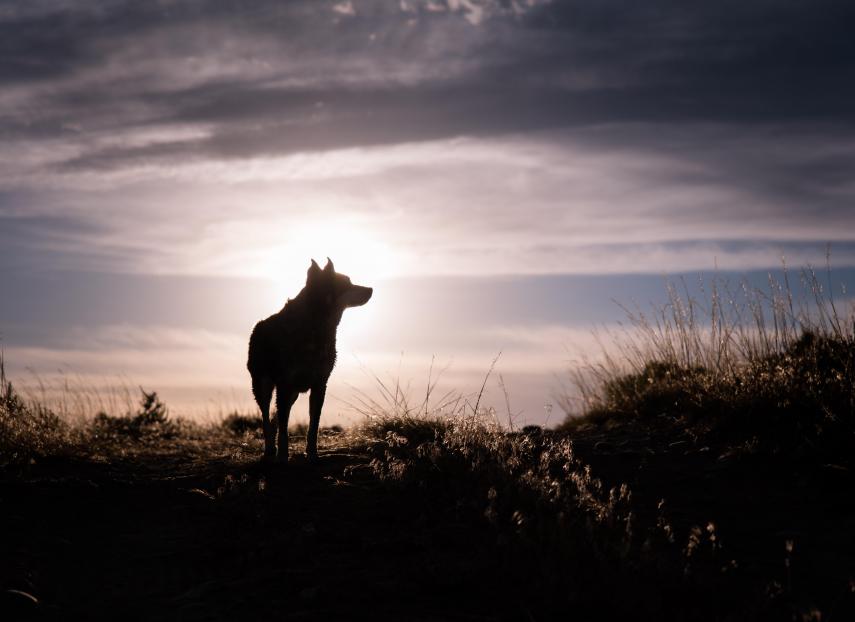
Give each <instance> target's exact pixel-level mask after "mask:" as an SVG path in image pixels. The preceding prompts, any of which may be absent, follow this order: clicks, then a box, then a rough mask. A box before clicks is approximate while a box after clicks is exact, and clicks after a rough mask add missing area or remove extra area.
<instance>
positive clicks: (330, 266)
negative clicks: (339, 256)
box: [324, 257, 335, 273]
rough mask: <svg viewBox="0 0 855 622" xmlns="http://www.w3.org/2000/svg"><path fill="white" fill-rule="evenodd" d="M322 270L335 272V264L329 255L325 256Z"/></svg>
mask: <svg viewBox="0 0 855 622" xmlns="http://www.w3.org/2000/svg"><path fill="white" fill-rule="evenodd" d="M324 272H330V273H332V272H335V266H334V265H333V262H332V260H331V259H330V258H329V257H327V265H326V266H324Z"/></svg>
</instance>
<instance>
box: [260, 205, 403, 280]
mask: <svg viewBox="0 0 855 622" xmlns="http://www.w3.org/2000/svg"><path fill="white" fill-rule="evenodd" d="M261 255H262V256H263V257H264V258H263V259H262V262H263V264H264V265H263V266H262V268H261V271H262V273H263V274H264V275H265V276H267V277H268V278H270V279H271V280H272V281H274V282H275V283H276V285H277V289H281V292H280V293H282V294H283V295H290V296H293V295H294V294H295V293H296V292H298V291H299V290H300V289H301V288H302V287H303V285H304V284H305V282H306V271H307V269H308V268H309V264H310V262H311V260H312V259H315V260H316V261H317V262H318V263H320V264H321V266H323V265H324V264H325V263H326V260H327V258H328V257H329V258H330V259H332V261H333V263H334V264H335V267H336V270H337V271H338V272H343V273H344V274H347V275H348V276H350V277H351V279H353V281H354V282H355V283H365V284H366V285H370V284H372V283H374V282H376V281H378V280H381V279H385V278H389V277H391V276H394V275H395V274H396V272H397V267H398V266H399V259H400V258H399V257H398V253H396V252H395V251H393V249H392V248H391V247H390V246H389V245H388V244H386V243H384V242H382V241H381V240H380V239H379V238H378V237H377V236H376V235H372V233H371V232H369V231H367V230H365V229H362V228H360V227H358V226H353V225H343V224H339V223H325V222H313V223H304V224H300V225H295V226H293V227H290V228H289V232H288V235H287V237H286V240H285V241H284V242H283V243H282V244H277V245H275V246H273V247H271V248H269V250H268V252H263V253H261Z"/></svg>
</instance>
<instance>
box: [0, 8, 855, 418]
mask: <svg viewBox="0 0 855 622" xmlns="http://www.w3.org/2000/svg"><path fill="white" fill-rule="evenodd" d="M852 17H855V8H851V7H849V6H846V5H844V4H842V3H837V2H833V1H831V0H829V1H824V2H819V3H814V4H811V5H810V6H800V5H798V4H787V5H782V6H767V5H765V4H764V5H763V6H759V5H758V6H754V5H745V4H744V3H727V4H725V5H716V6H708V7H707V6H694V7H689V6H684V5H682V4H680V3H673V2H668V1H666V0H657V1H656V2H654V3H652V4H649V3H648V4H646V5H644V6H636V5H633V4H631V3H622V2H611V3H605V4H603V3H594V2H588V1H583V0H568V1H564V2H562V1H558V0H556V1H552V2H550V1H546V0H525V1H516V0H514V1H512V2H499V1H495V2H493V1H490V0H483V1H480V2H476V1H475V0H447V1H442V0H424V1H422V0H401V1H400V2H391V3H390V2H380V1H369V0H365V1H356V0H354V1H352V2H351V1H345V2H300V1H297V2H289V3H280V2H272V1H269V2H268V1H266V0H265V1H261V2H252V3H250V2H242V1H240V0H233V1H229V2H215V1H213V0H210V1H199V2H194V3H181V2H160V3H152V4H146V5H145V6H142V5H140V4H139V3H133V2H126V1H123V0H115V1H112V2H107V3H101V4H99V5H98V6H97V7H94V6H91V5H90V4H89V3H85V2H82V1H74V0H72V1H69V2H65V3H62V4H57V3H52V2H36V1H26V2H24V1H21V2H18V1H13V2H7V3H5V4H4V6H3V7H2V8H0V34H2V40H3V42H4V43H3V44H2V53H0V86H2V89H0V137H2V139H3V140H2V141H0V158H1V159H0V266H2V267H0V291H2V292H3V295H2V297H0V347H2V349H3V350H4V351H5V358H6V364H7V366H8V370H9V374H10V376H11V377H12V379H13V381H15V382H16V383H20V384H22V385H26V384H28V383H29V384H37V380H38V378H42V379H43V380H46V381H47V382H49V383H52V382H60V383H61V382H62V379H63V378H66V379H68V378H72V379H73V378H75V377H76V378H79V379H80V380H81V384H82V385H88V384H89V383H92V382H101V380H107V381H108V382H109V380H110V379H114V378H117V377H120V378H123V379H125V380H123V382H124V383H125V386H131V387H134V386H136V385H138V384H142V385H143V386H144V387H145V388H146V389H147V390H154V391H157V392H158V393H159V394H160V395H161V396H162V397H163V398H164V400H165V401H166V403H167V405H168V406H170V407H172V408H173V410H174V412H176V413H179V414H181V413H187V414H190V415H196V416H204V413H205V412H212V413H213V414H212V415H211V416H216V415H217V414H218V413H219V414H227V413H228V412H230V411H232V410H241V411H244V412H245V411H247V410H250V409H251V408H252V406H253V402H252V397H251V393H250V386H249V375H248V373H247V372H246V369H245V358H246V345H247V341H248V338H249V331H250V330H251V328H252V325H253V324H254V322H255V321H258V320H260V319H262V318H264V317H266V316H267V315H270V314H271V313H274V312H275V311H277V310H278V309H279V308H281V306H282V304H283V303H284V301H285V300H286V299H287V298H288V297H289V296H290V297H293V296H294V295H295V294H296V293H297V291H299V288H300V287H301V286H302V281H303V280H304V279H305V270H306V268H307V267H308V264H309V261H310V260H311V259H312V258H314V259H317V260H319V261H321V260H323V259H324V258H325V257H327V256H329V257H331V258H332V259H333V260H334V262H335V264H336V266H337V268H338V269H339V270H340V271H341V272H343V273H345V274H348V275H350V276H351V277H352V278H353V280H354V282H357V283H360V284H364V285H368V286H372V287H374V289H375V298H374V299H373V300H372V301H371V302H370V303H369V304H368V305H367V306H366V307H364V308H360V309H352V310H349V311H348V312H347V313H346V314H345V316H344V319H343V321H342V324H341V327H340V330H339V346H340V347H339V364H338V366H337V368H336V370H335V371H334V372H333V375H332V378H331V385H330V386H331V396H332V397H333V398H334V399H333V400H331V401H330V403H329V404H328V405H327V407H326V409H325V415H324V420H323V422H324V423H325V424H332V423H341V422H345V423H346V422H347V417H349V416H350V415H349V414H348V412H349V411H348V410H347V408H346V404H345V402H346V401H347V400H348V399H353V393H352V389H350V388H348V385H356V387H357V389H358V390H363V391H369V392H370V391H371V390H372V388H376V387H372V384H373V382H374V381H373V380H372V379H371V378H370V373H375V374H377V375H379V376H380V377H382V378H384V379H386V378H388V377H389V376H390V375H391V376H392V377H394V376H395V375H396V374H398V376H399V377H400V378H401V379H402V380H403V381H404V382H407V381H412V382H413V383H414V389H413V392H414V394H418V393H419V391H420V389H419V388H418V387H419V386H420V385H421V384H423V383H424V381H425V379H426V376H427V373H428V370H429V369H430V367H431V364H432V361H434V364H435V367H434V369H442V368H444V367H445V366H446V365H449V364H450V367H449V369H448V371H447V372H445V375H444V376H443V381H442V384H443V387H444V388H446V389H447V390H454V389H457V390H460V391H463V392H467V393H469V392H477V390H478V388H479V387H480V385H481V382H482V380H483V378H484V375H485V374H486V373H487V371H488V369H489V368H490V364H491V361H492V360H493V359H494V357H495V356H496V355H497V354H498V353H499V352H502V355H501V358H500V359H499V361H498V363H497V365H496V369H495V371H494V374H493V376H492V379H491V381H490V382H489V384H488V390H489V394H488V395H487V399H486V400H485V403H486V404H487V405H491V406H494V407H495V408H496V409H497V411H498V412H499V413H500V415H503V413H504V411H505V398H504V395H503V394H502V391H501V389H500V388H499V387H498V386H497V383H496V380H497V379H498V376H499V374H501V375H502V377H503V378H504V380H505V384H506V386H507V389H508V392H509V396H510V401H511V406H512V410H513V411H514V412H519V411H521V412H522V413H523V414H521V415H520V419H521V420H520V421H519V423H520V424H522V423H537V424H543V423H546V422H549V423H550V424H553V423H558V422H559V421H560V419H561V418H562V417H563V415H562V414H561V413H560V412H559V409H558V405H557V404H556V402H555V399H554V397H555V395H554V394H555V392H556V391H559V390H560V380H561V378H566V373H567V368H568V366H569V365H570V359H571V358H572V357H573V354H572V352H573V348H574V347H575V348H577V350H578V351H579V352H581V353H582V354H588V355H590V354H592V353H595V351H596V347H597V345H596V343H595V340H593V339H592V338H591V337H590V331H591V330H592V329H594V328H595V327H597V326H607V327H608V326H614V325H616V323H617V322H619V321H621V320H622V319H623V317H622V312H621V311H620V308H619V307H618V306H617V305H615V304H614V303H613V302H612V299H617V300H618V301H620V302H624V303H627V304H630V303H632V302H633V301H637V302H638V303H639V304H640V305H642V306H646V305H648V304H649V303H654V304H656V303H657V302H661V301H662V300H663V297H664V295H665V288H664V286H663V283H664V279H663V277H662V275H664V274H670V275H673V276H674V277H675V278H677V279H679V278H680V277H685V278H686V279H688V280H690V281H693V280H694V278H695V276H696V275H699V274H703V275H712V274H716V273H718V274H721V275H723V276H725V277H727V278H729V279H732V280H738V279H739V278H740V275H746V276H747V278H748V279H749V280H752V281H753V282H757V283H762V281H763V278H764V277H763V275H764V274H765V273H767V272H769V271H771V272H772V273H774V274H778V273H779V271H780V269H781V258H782V257H783V258H786V263H787V265H788V266H789V267H790V269H791V270H793V271H797V270H798V269H800V268H802V267H803V266H805V265H808V264H811V265H814V266H818V267H820V269H822V270H824V267H825V262H826V258H827V257H830V259H829V261H830V264H829V269H830V270H831V274H832V275H833V276H832V282H831V284H830V287H831V289H832V290H833V291H834V293H835V295H837V294H838V293H840V292H842V291H844V290H845V293H844V294H842V295H843V296H844V297H846V298H847V299H849V300H851V294H850V292H852V291H853V286H855V210H853V207H852V206H853V200H855V185H853V183H852V180H853V179H855V157H853V156H855V147H853V145H855V140H853V139H855V129H853V124H852V121H853V113H852V110H853V109H855V108H853V106H852V104H853V101H855V81H853V80H852V73H853V71H852V68H853V66H855V43H853V40H852V38H851V36H850V34H849V33H848V31H847V29H846V27H845V25H846V24H847V23H851V18H852ZM212 42H213V43H212ZM829 245H830V249H831V250H830V255H828V252H829V251H828V248H829ZM841 288H844V289H841ZM574 344H575V345H574ZM29 370H32V371H29ZM58 370H60V373H58ZM364 370H367V371H368V372H369V374H366V373H365V372H364ZM99 379H100V380H99ZM119 384H121V383H119ZM416 401H418V399H417V398H416ZM550 404H552V408H551V409H550V406H549V405H550ZM209 409H210V410H209ZM306 415H307V407H306V405H305V403H304V401H303V400H302V398H301V401H300V402H299V403H298V405H297V406H296V407H295V409H294V418H293V420H294V421H298V422H299V421H304V420H305V419H306ZM500 418H503V417H500Z"/></svg>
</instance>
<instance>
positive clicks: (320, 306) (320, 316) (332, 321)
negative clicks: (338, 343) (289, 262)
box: [281, 287, 344, 344]
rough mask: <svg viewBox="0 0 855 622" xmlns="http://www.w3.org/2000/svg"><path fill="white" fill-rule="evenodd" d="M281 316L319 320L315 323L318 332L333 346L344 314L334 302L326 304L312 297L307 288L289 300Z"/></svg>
mask: <svg viewBox="0 0 855 622" xmlns="http://www.w3.org/2000/svg"><path fill="white" fill-rule="evenodd" d="M281 313H282V315H283V316H287V315H289V314H291V313H294V314H295V315H298V316H309V317H311V318H313V319H315V320H320V321H318V323H317V326H318V329H319V330H318V332H320V333H325V334H326V335H327V337H328V339H329V338H331V341H332V343H333V344H335V334H336V329H337V328H338V325H339V323H340V322H341V317H342V315H343V314H344V309H343V308H339V307H338V305H337V304H335V301H332V302H326V301H324V300H322V299H319V298H317V297H312V296H311V295H310V293H309V288H308V287H304V288H303V289H301V290H300V293H299V294H297V296H296V297H294V298H292V299H289V300H288V301H287V302H286V303H285V306H284V307H282V311H281Z"/></svg>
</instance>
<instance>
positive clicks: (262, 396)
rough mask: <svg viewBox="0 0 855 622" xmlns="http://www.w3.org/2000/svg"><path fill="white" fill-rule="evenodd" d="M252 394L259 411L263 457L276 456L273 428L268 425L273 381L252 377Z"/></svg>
mask: <svg viewBox="0 0 855 622" xmlns="http://www.w3.org/2000/svg"><path fill="white" fill-rule="evenodd" d="M252 394H253V395H254V396H255V401H256V403H257V404H258V407H259V408H260V409H261V424H262V427H263V428H264V457H265V458H272V457H273V456H275V455H276V445H275V440H276V439H275V438H274V436H273V426H272V425H271V424H270V400H271V399H272V398H273V380H272V379H270V378H268V377H267V376H253V377H252Z"/></svg>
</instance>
